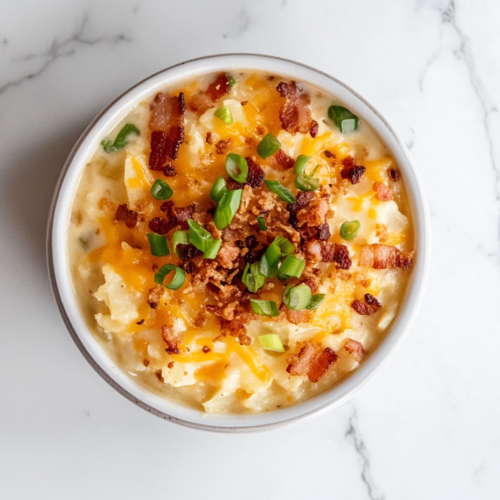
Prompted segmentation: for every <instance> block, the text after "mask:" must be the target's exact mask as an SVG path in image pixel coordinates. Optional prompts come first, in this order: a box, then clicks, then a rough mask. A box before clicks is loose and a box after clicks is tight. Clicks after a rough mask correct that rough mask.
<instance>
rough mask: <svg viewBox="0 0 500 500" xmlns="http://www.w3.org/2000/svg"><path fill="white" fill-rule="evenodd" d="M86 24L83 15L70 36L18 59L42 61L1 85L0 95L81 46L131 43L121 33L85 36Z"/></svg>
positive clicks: (39, 73) (34, 76) (87, 20)
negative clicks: (33, 69) (23, 73)
mask: <svg viewBox="0 0 500 500" xmlns="http://www.w3.org/2000/svg"><path fill="white" fill-rule="evenodd" d="M88 24H89V18H88V16H87V15H85V16H84V17H83V19H82V21H81V22H80V24H79V25H78V26H77V28H76V30H75V31H74V32H73V34H72V35H71V36H69V37H67V38H65V39H63V40H58V39H57V38H56V39H54V41H53V42H52V44H51V45H50V47H49V48H48V49H47V50H45V51H43V52H39V53H33V54H28V55H25V56H23V57H21V58H19V59H18V60H20V61H23V62H26V61H32V60H40V61H42V64H41V65H40V67H39V68H38V69H37V70H35V71H32V72H29V73H27V74H25V75H23V76H21V77H19V78H17V79H15V80H11V81H10V82H7V83H5V84H3V85H1V86H0V95H1V94H4V93H5V92H6V91H7V90H9V89H11V88H13V87H18V86H19V85H22V84H23V83H25V82H26V81H29V80H33V79H34V78H36V77H37V76H40V75H41V74H42V73H44V72H45V71H46V70H47V69H48V68H49V67H50V66H51V65H52V64H53V63H54V62H56V61H57V60H58V59H59V58H61V57H67V56H71V55H73V54H74V53H75V52H76V51H77V50H78V48H79V47H81V46H94V45H98V44H103V43H104V44H112V45H117V44H121V43H123V42H131V39H130V37H129V36H127V35H125V34H123V33H118V34H113V35H103V36H99V37H91V36H89V35H88V34H87V31H88ZM2 44H3V45H7V44H8V40H7V39H4V40H3V42H2Z"/></svg>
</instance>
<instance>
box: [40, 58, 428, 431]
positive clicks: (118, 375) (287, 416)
mask: <svg viewBox="0 0 500 500" xmlns="http://www.w3.org/2000/svg"><path fill="white" fill-rule="evenodd" d="M241 69H252V70H253V69H255V70H257V71H259V70H262V71H268V72H272V73H274V74H277V75H282V76H284V77H289V78H293V79H296V80H299V81H304V82H310V83H312V84H313V85H315V86H317V87H320V88H322V89H324V90H325V91H326V92H328V93H331V94H333V95H335V96H337V97H339V99H341V100H342V101H343V102H344V103H345V104H346V105H347V107H348V108H350V109H351V110H352V111H353V112H354V113H355V114H356V115H358V116H361V117H362V118H363V119H364V120H366V121H367V122H368V123H369V124H370V125H371V126H372V127H373V128H374V129H375V130H376V131H377V132H378V134H379V135H380V137H381V138H382V140H383V141H384V142H385V143H386V144H387V146H388V147H389V149H390V150H391V151H392V154H393V155H394V157H395V159H396V161H397V163H398V165H399V167H400V169H401V172H402V174H403V179H404V181H405V185H406V188H407V191H408V196H409V200H410V204H411V210H412V214H413V219H414V229H415V250H416V251H417V259H416V265H415V267H414V269H413V271H412V275H411V279H410V282H409V285H408V289H407V292H406V297H405V300H404V303H403V305H402V307H401V308H400V311H399V314H398V316H397V317H396V319H395V321H394V323H393V325H392V327H391V328H390V332H389V333H388V334H387V336H386V338H385V339H384V341H383V342H382V343H381V345H380V346H379V347H378V348H377V349H376V350H375V352H373V353H372V354H371V355H370V356H369V357H368V358H367V359H366V360H365V361H364V362H363V363H362V364H361V366H360V367H359V368H358V369H357V370H356V371H355V372H354V373H353V374H352V375H351V376H349V377H348V378H347V379H346V380H344V381H343V382H341V383H340V384H339V385H337V386H335V387H333V388H332V389H330V390H329V391H327V392H324V393H323V394H320V395H319V396H316V397H314V398H312V399H310V400H308V401H305V402H303V403H300V404H297V405H295V406H292V407H289V408H284V409H281V410H276V411H272V412H269V413H260V414H256V415H213V414H208V413H203V412H201V411H196V410H193V409H190V408H186V407H184V406H181V405H179V404H176V403H174V402H172V401H169V400H166V399H163V398H161V397H159V396H157V395H155V394H153V393H152V392H149V391H148V390H146V389H144V388H143V387H141V386H139V385H138V384H136V383H135V382H134V380H133V379H132V378H131V377H129V376H128V375H126V374H125V373H124V372H123V371H121V370H120V368H118V367H117V366H116V365H115V364H114V363H113V361H112V360H111V359H110V358H109V356H108V355H107V354H106V352H105V351H103V349H102V348H101V347H100V345H99V344H98V342H97V341H96V339H95V338H94V336H93V335H92V333H91V332H90V330H89V328H88V326H87V324H86V323H85V320H84V318H83V316H82V314H81V312H80V309H79V306H78V303H77V301H76V298H75V294H74V292H73V287H72V283H71V276H70V267H69V262H68V250H67V232H68V225H69V217H70V213H71V205H72V202H73V197H74V194H75V191H76V188H77V186H78V182H79V180H80V177H81V175H82V171H83V169H84V168H85V165H86V163H87V161H88V159H89V158H90V157H91V156H92V153H93V151H94V150H95V148H96V147H98V145H99V142H100V140H101V138H102V137H103V136H104V135H105V134H106V133H107V132H108V131H109V130H110V129H111V128H112V127H113V126H115V124H116V123H117V122H119V121H120V120H121V119H122V118H123V117H124V116H125V115H126V114H127V113H128V111H129V110H130V108H131V106H133V105H135V104H137V103H139V102H141V101H143V100H144V99H146V98H147V97H149V96H150V95H151V94H153V93H154V92H156V91H158V90H160V89H162V88H163V87H164V86H165V85H170V84H172V83H176V82H180V81H182V80H187V79H192V78H196V76H198V75H202V74H205V73H210V72H217V71H226V70H227V71H235V70H241ZM47 258H48V267H49V273H50V279H51V282H52V287H53V291H54V295H55V298H56V301H57V304H58V306H59V310H60V312H61V315H62V317H63V319H64V322H65V323H66V326H67V328H68V330H69V332H70V334H71V336H72V337H73V340H74V341H75V343H76V345H77V346H78V348H79V349H80V351H81V352H82V354H83V355H84V356H85V358H86V359H87V361H88V362H89V363H90V364H91V365H92V367H93V368H94V369H95V370H96V371H97V372H98V373H99V374H100V375H101V376H102V377H103V378H104V380H106V381H107V382H108V383H109V384H110V385H111V386H112V387H114V388H115V389H116V390H117V391H118V392H119V393H120V394H122V395H123V396H125V397H126V398H128V399H129V400H130V401H132V402H134V403H135V404H137V405H138V406H140V407H141V408H144V409H145V410H147V411H149V412H151V413H153V414H155V415H157V416H159V417H161V418H164V419H166V420H170V421H172V422H176V423H178V424H182V425H186V426H190V427H196V428H199V429H205V430H212V431H219V432H244V431H247V432H248V431H255V430H262V429H270V428H274V427H279V426H283V425H285V424H291V423H294V422H297V421H299V420H305V419H308V418H311V417H312V416H314V415H319V414H321V413H324V412H326V411H327V410H331V409H333V408H335V407H336V406H338V405H340V404H342V403H343V402H345V401H346V400H347V399H348V398H350V397H351V396H352V395H353V394H354V392H355V391H356V390H358V389H359V388H360V387H361V386H363V385H364V384H365V383H366V382H367V381H368V380H369V379H370V378H371V377H372V376H373V375H374V374H375V372H376V371H377V370H378V369H380V367H381V366H382V365H383V364H384V362H386V361H387V360H388V358H389V356H390V355H391V354H393V353H394V351H395V350H396V349H397V347H398V346H399V345H400V344H401V342H402V341H403V338H404V336H405V335H406V333H407V332H408V330H409V329H410V327H411V324H412V323H413V320H414V318H415V315H416V313H417V310H418V307H419V305H420V302H421V300H422V296H423V292H424V288H425V283H426V278H427V274H428V269H429V262H430V223H429V215H428V209H427V204H426V201H425V196H424V193H423V188H422V183H421V181H420V178H419V175H418V172H417V170H416V168H415V167H414V165H413V163H412V161H411V159H410V157H409V152H408V150H407V148H406V146H405V145H404V143H403V141H402V140H401V139H400V138H399V137H398V135H397V134H396V133H395V132H394V130H393V129H392V127H391V126H390V125H389V124H388V123H387V121H386V120H385V119H384V118H383V117H382V115H381V114H380V113H379V112H378V111H376V110H375V109H374V108H373V106H371V105H370V104H369V103H368V102H366V101H365V100H364V99H363V98H362V97H361V96H359V95H358V94H357V93H356V92H355V91H354V90H352V89H351V88H349V87H348V86H347V85H345V84H344V83H342V82H340V81H339V80H337V79H335V78H333V77H332V76H330V75H327V74H326V73H323V72H321V71H318V70H315V69H313V68H310V67H308V66H305V65H302V64H298V63H296V62H293V61H288V60H285V59H281V58H276V57H269V56H262V55H253V54H227V55H217V56H211V57H203V58H200V59H194V60H192V61H187V62H184V63H181V64H177V65H175V66H172V67H170V68H167V69H165V70H163V71H160V72H159V73H156V74H155V75H153V76H151V77H149V78H147V79H146V80H143V81H142V82H140V83H138V84H137V85H135V86H134V87H132V88H131V89H130V90H128V91H127V92H125V93H124V94H122V95H121V96H120V97H119V98H118V99H116V100H115V101H114V102H113V103H112V104H110V105H109V106H108V107H107V108H106V109H105V110H104V111H102V113H101V114H100V115H99V116H97V118H95V120H94V121H93V122H92V123H91V124H90V125H89V126H88V127H87V129H86V130H85V132H84V133H83V135H82V136H81V137H80V139H79V140H78V142H77V143H76V145H75V147H74V148H73V150H72V151H71V154H70V155H69V158H68V160H67V161H66V164H65V165H64V168H63V171H62V172H61V176H60V178H59V181H58V184H57V188H56V191H55V194H54V199H53V202H52V208H51V213H50V218H49V225H48V234H47Z"/></svg>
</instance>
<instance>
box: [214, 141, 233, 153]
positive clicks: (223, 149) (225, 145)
mask: <svg viewBox="0 0 500 500" xmlns="http://www.w3.org/2000/svg"><path fill="white" fill-rule="evenodd" d="M232 144H233V139H231V137H230V138H229V139H226V140H222V139H221V140H220V141H219V142H217V144H216V145H215V151H217V154H218V155H223V154H226V153H227V152H228V151H229V150H230V149H231V145H232Z"/></svg>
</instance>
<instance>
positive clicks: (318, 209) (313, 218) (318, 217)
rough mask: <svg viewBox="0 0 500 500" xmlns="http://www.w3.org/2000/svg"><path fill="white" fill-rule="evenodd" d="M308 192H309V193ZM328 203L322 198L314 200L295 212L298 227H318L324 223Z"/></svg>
mask: <svg viewBox="0 0 500 500" xmlns="http://www.w3.org/2000/svg"><path fill="white" fill-rule="evenodd" d="M309 192H310V191H309ZM327 212H328V202H327V201H326V200H325V199H324V198H319V199H318V198H316V199H314V200H312V201H311V203H309V204H308V205H307V207H306V208H302V209H301V210H299V211H298V212H297V219H298V226H299V227H301V226H303V225H307V226H319V225H321V224H324V223H325V222H326V213H327Z"/></svg>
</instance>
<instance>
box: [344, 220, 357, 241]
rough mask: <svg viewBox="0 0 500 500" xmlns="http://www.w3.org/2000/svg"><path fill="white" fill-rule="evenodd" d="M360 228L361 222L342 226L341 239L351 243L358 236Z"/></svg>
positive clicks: (345, 223)
mask: <svg viewBox="0 0 500 500" xmlns="http://www.w3.org/2000/svg"><path fill="white" fill-rule="evenodd" d="M360 227H361V223H360V222H359V220H352V221H347V222H344V223H343V224H342V225H341V226H340V237H341V238H342V239H343V240H347V241H351V240H353V239H354V238H356V236H357V235H358V232H359V228H360Z"/></svg>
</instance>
